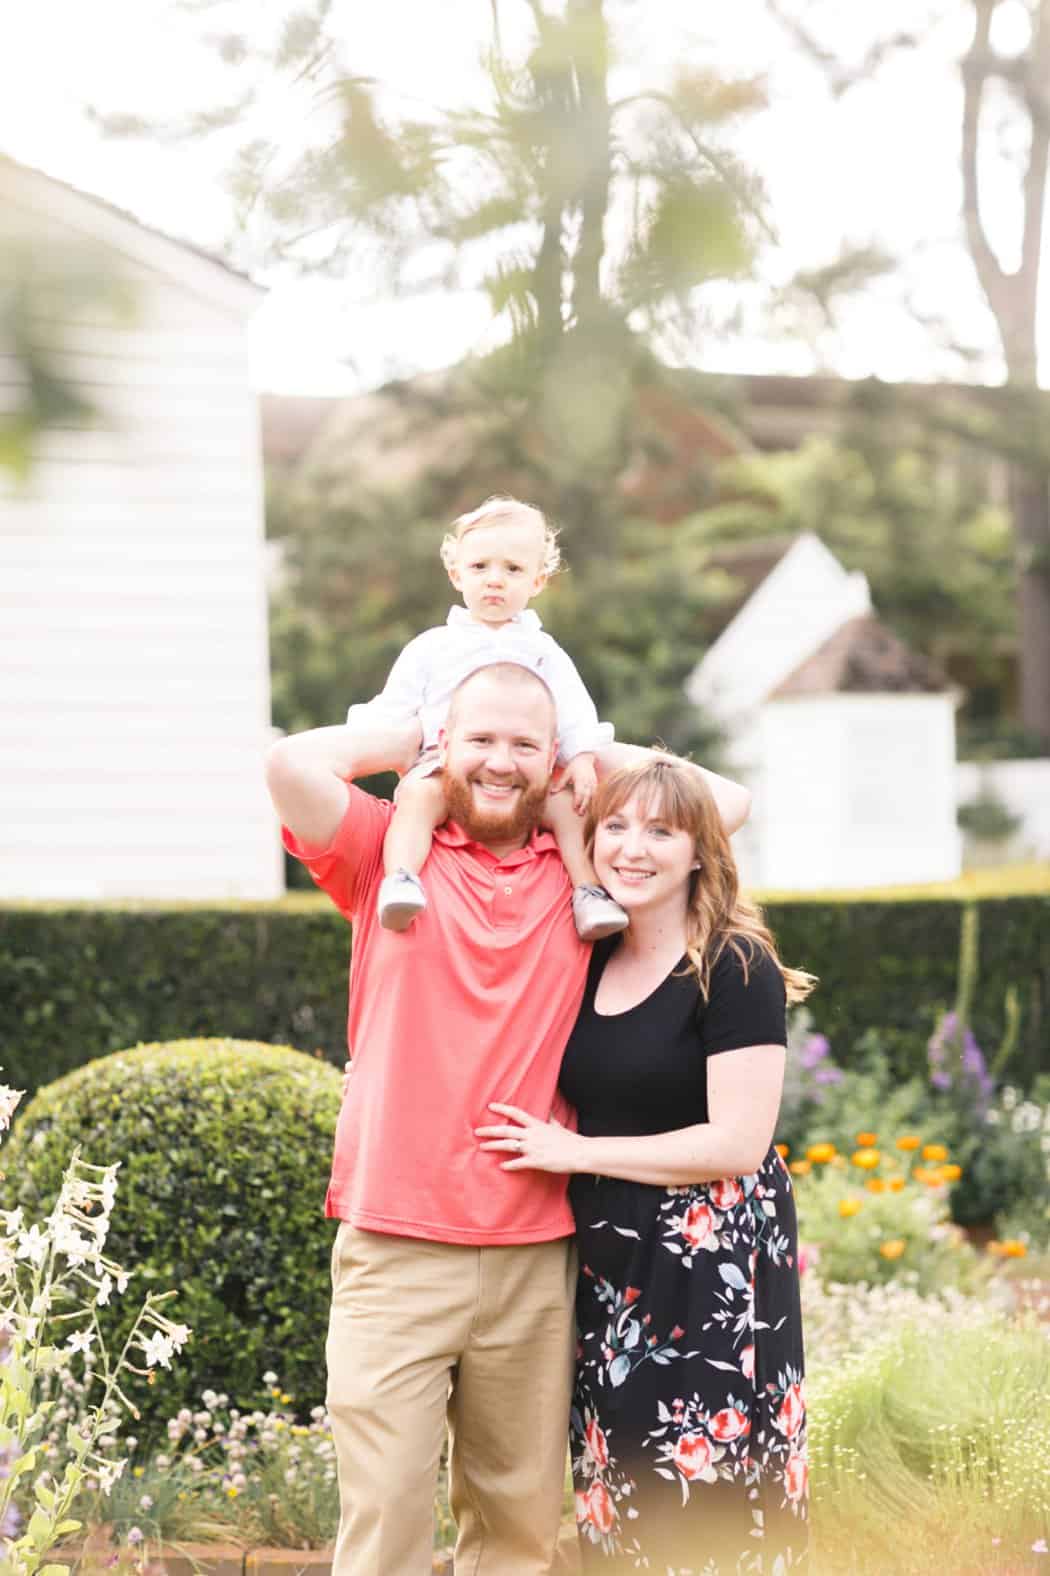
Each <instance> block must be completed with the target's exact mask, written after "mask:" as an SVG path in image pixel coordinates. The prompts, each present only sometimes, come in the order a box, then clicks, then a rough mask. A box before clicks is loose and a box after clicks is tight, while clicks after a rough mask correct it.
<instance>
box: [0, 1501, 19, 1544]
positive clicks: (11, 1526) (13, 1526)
mask: <svg viewBox="0 0 1050 1576" xmlns="http://www.w3.org/2000/svg"><path fill="white" fill-rule="evenodd" d="M21 1525H22V1517H21V1516H20V1515H19V1513H18V1507H17V1506H15V1505H8V1507H7V1509H6V1510H5V1511H4V1514H3V1517H2V1518H0V1538H17V1537H18V1529H19V1527H20V1526H21Z"/></svg>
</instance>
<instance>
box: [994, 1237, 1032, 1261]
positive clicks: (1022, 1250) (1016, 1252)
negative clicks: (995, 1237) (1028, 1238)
mask: <svg viewBox="0 0 1050 1576" xmlns="http://www.w3.org/2000/svg"><path fill="white" fill-rule="evenodd" d="M999 1251H1000V1253H1001V1254H1002V1256H1003V1258H1004V1259H1023V1258H1024V1256H1025V1254H1026V1253H1027V1252H1028V1249H1027V1247H1026V1246H1025V1244H1024V1243H1023V1242H1022V1241H1021V1240H1020V1238H1019V1237H1005V1238H1004V1239H1003V1241H1002V1242H1000V1244H999Z"/></svg>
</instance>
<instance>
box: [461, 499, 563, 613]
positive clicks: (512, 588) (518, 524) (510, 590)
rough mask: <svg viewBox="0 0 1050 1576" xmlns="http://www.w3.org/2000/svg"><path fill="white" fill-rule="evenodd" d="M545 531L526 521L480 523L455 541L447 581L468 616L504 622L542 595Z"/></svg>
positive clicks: (544, 577)
mask: <svg viewBox="0 0 1050 1576" xmlns="http://www.w3.org/2000/svg"><path fill="white" fill-rule="evenodd" d="M542 563H543V532H542V531H541V530H540V529H539V528H538V527H537V526H536V525H535V524H534V523H533V522H532V521H530V520H499V521H496V522H494V523H493V524H492V525H479V526H477V527H476V528H475V529H474V530H473V531H468V532H467V534H466V536H464V537H462V538H461V539H460V541H459V544H458V546H457V550H456V561H455V563H454V564H453V566H452V568H451V569H450V570H449V572H448V577H449V579H450V580H451V581H452V584H453V585H454V586H455V587H456V590H457V591H459V592H460V594H461V595H462V597H463V601H464V602H465V603H466V606H467V611H468V612H469V613H470V614H471V617H473V618H476V619H477V620H478V621H479V623H482V624H506V623H507V622H508V620H510V619H512V618H513V617H514V615H515V614H516V613H520V612H521V611H522V609H523V608H525V607H527V606H528V604H529V602H530V601H531V600H532V598H533V597H534V596H535V595H536V593H537V592H538V591H542V589H543V586H544V583H545V581H546V578H547V577H546V575H545V574H544V573H543V569H542V567H541V566H542Z"/></svg>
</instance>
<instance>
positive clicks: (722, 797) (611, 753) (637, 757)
mask: <svg viewBox="0 0 1050 1576" xmlns="http://www.w3.org/2000/svg"><path fill="white" fill-rule="evenodd" d="M663 753H664V752H663V751H662V750H647V749H646V748H645V746H644V745H641V744H606V745H605V746H603V748H602V749H600V750H599V751H598V754H597V766H598V776H599V778H602V777H608V775H609V773H610V772H616V771H619V770H620V768H621V767H623V766H640V765H641V764H642V763H643V761H647V760H652V759H653V757H654V756H655V757H657V758H659V757H661V756H662V755H663ZM667 758H668V759H672V758H673V759H674V760H675V761H676V762H679V764H681V765H683V766H687V767H688V768H689V770H690V771H692V772H699V774H700V776H701V777H702V778H703V780H704V782H705V783H706V784H707V787H708V790H709V791H710V793H711V794H712V796H713V798H714V801H715V804H716V805H717V806H718V813H719V814H720V815H721V817H722V825H723V826H724V827H725V829H726V832H727V834H728V835H729V836H732V834H733V833H734V832H735V831H737V830H738V829H739V828H740V827H741V826H743V824H744V822H745V821H746V820H747V818H748V816H749V815H750V813H751V790H750V789H749V788H745V787H743V786H742V784H740V783H734V782H731V781H730V779H729V778H728V777H719V775H718V773H717V772H709V771H708V770H707V768H706V766H697V764H696V762H695V761H681V760H680V758H679V757H678V756H674V757H667Z"/></svg>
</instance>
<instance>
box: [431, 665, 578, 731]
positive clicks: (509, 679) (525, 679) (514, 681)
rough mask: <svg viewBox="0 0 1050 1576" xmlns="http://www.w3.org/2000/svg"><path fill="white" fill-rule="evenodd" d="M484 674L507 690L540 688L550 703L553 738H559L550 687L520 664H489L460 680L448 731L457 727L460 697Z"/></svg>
mask: <svg viewBox="0 0 1050 1576" xmlns="http://www.w3.org/2000/svg"><path fill="white" fill-rule="evenodd" d="M482 673H484V674H485V675H486V676H487V677H488V678H491V679H493V680H494V681H495V682H496V683H497V684H499V685H500V686H505V687H506V688H507V689H527V688H529V687H530V686H538V687H539V688H540V689H541V690H542V691H543V693H544V695H546V697H547V700H548V701H549V703H550V719H551V738H552V739H556V738H557V736H558V708H557V706H556V705H555V702H554V696H553V695H552V694H551V691H550V686H549V685H548V684H547V683H546V682H545V680H543V679H541V678H540V676H539V674H538V673H534V672H533V670H532V669H531V668H527V667H525V666H524V665H523V664H522V663H520V662H489V663H487V664H486V665H485V666H484V667H480V668H475V669H474V671H473V672H472V673H468V674H467V676H466V678H464V679H460V681H459V683H458V684H457V685H456V687H455V689H454V690H453V691H452V695H451V698H450V699H449V703H448V715H447V716H446V718H445V728H446V731H448V732H451V731H452V728H453V727H454V726H455V723H456V713H457V710H458V702H459V698H460V696H461V695H462V694H463V692H464V690H466V689H467V688H469V686H470V685H471V684H472V683H473V682H474V680H475V679H476V678H477V677H478V676H479V674H482Z"/></svg>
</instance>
